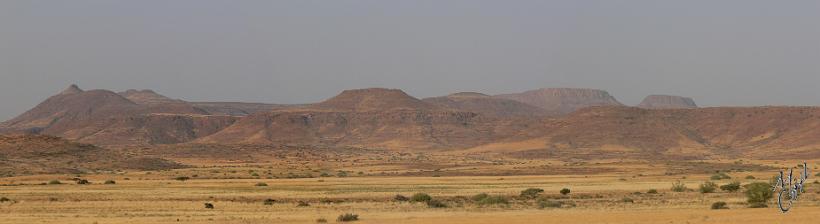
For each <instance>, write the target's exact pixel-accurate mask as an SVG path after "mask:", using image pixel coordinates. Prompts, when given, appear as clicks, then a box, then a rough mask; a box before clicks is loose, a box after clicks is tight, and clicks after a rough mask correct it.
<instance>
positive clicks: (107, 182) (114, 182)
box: [105, 180, 117, 184]
mask: <svg viewBox="0 0 820 224" xmlns="http://www.w3.org/2000/svg"><path fill="white" fill-rule="evenodd" d="M105 184H117V182H116V181H114V180H106V181H105Z"/></svg>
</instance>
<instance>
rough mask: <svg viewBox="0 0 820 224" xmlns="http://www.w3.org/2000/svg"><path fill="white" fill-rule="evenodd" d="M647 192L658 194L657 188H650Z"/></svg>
mask: <svg viewBox="0 0 820 224" xmlns="http://www.w3.org/2000/svg"><path fill="white" fill-rule="evenodd" d="M646 193H647V194H657V193H658V190H655V189H649V190H648V191H646Z"/></svg>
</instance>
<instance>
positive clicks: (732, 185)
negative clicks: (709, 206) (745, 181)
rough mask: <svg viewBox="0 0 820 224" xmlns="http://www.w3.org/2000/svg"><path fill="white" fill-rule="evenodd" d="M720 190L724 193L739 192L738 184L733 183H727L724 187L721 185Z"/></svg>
mask: <svg viewBox="0 0 820 224" xmlns="http://www.w3.org/2000/svg"><path fill="white" fill-rule="evenodd" d="M720 190H723V191H726V192H736V191H738V190H740V182H737V181H734V182H731V183H728V184H726V185H721V186H720Z"/></svg>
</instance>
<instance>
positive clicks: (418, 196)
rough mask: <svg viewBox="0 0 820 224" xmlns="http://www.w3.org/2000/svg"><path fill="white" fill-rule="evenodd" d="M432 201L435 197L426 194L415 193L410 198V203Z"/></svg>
mask: <svg viewBox="0 0 820 224" xmlns="http://www.w3.org/2000/svg"><path fill="white" fill-rule="evenodd" d="M430 200H433V197H431V196H430V195H429V194H425V193H415V194H413V196H411V197H410V201H412V202H428V201H430Z"/></svg>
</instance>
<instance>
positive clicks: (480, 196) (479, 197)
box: [470, 193, 490, 202]
mask: <svg viewBox="0 0 820 224" xmlns="http://www.w3.org/2000/svg"><path fill="white" fill-rule="evenodd" d="M489 196H490V195H489V194H487V193H481V194H477V195H473V196H472V197H470V200H473V201H475V202H479V201H481V200H484V199H485V198H487V197H489Z"/></svg>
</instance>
